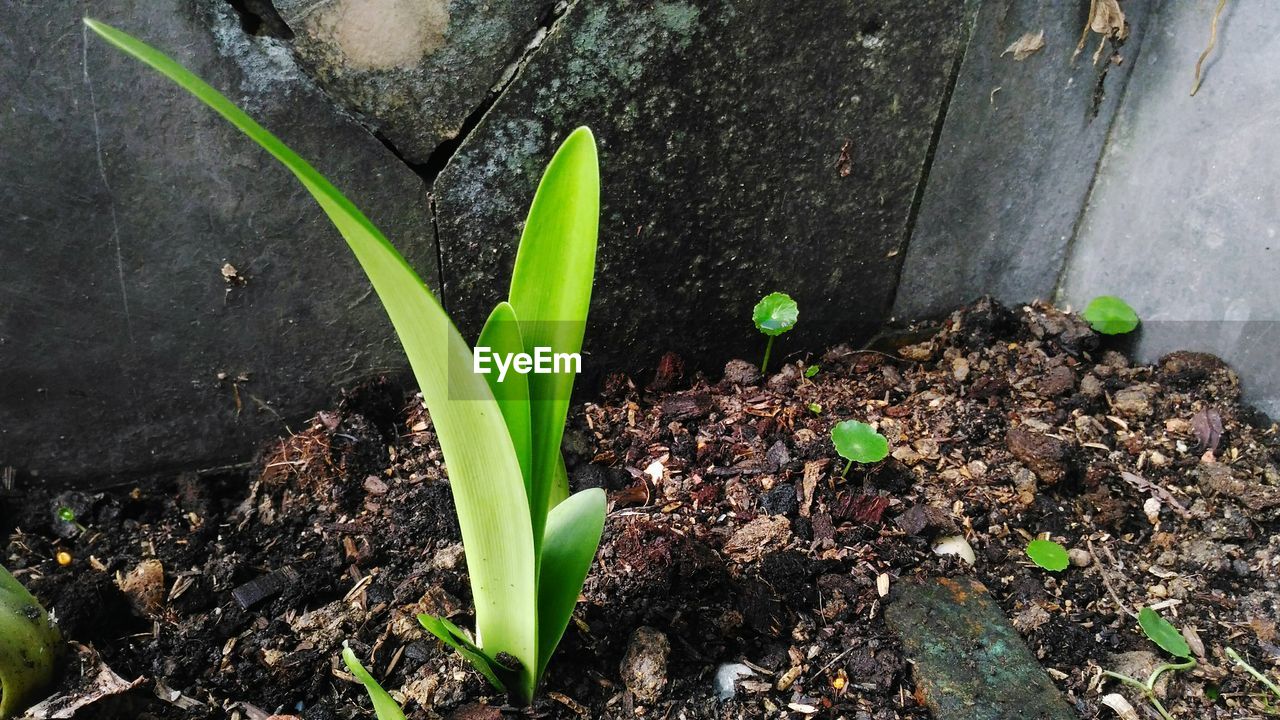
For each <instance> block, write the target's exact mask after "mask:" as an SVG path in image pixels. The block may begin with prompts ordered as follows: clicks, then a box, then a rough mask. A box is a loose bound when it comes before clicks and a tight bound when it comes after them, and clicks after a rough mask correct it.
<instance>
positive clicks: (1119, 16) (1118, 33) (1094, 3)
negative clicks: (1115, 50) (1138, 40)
mask: <svg viewBox="0 0 1280 720" xmlns="http://www.w3.org/2000/svg"><path fill="white" fill-rule="evenodd" d="M1090 30H1092V31H1093V32H1095V33H1098V34H1099V35H1101V36H1102V38H1101V40H1100V41H1099V43H1098V51H1097V52H1095V53H1094V54H1093V64H1094V65H1097V64H1098V59H1099V58H1101V57H1102V49H1103V48H1104V47H1106V43H1107V38H1114V39H1116V40H1123V39H1125V38H1126V37H1128V36H1129V26H1128V25H1127V24H1126V23H1125V19H1124V10H1121V9H1120V0H1090V3H1089V21H1088V22H1086V23H1085V26H1084V30H1082V31H1080V42H1079V43H1078V44H1077V45H1076V51H1075V52H1074V53H1073V54H1072V55H1071V59H1072V60H1075V59H1076V57H1077V56H1079V55H1080V53H1081V52H1082V51H1083V50H1084V45H1085V43H1086V42H1087V41H1088V39H1089V31H1090Z"/></svg>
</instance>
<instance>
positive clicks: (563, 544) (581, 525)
mask: <svg viewBox="0 0 1280 720" xmlns="http://www.w3.org/2000/svg"><path fill="white" fill-rule="evenodd" d="M604 514H605V495H604V490H601V489H600V488H592V489H590V490H583V491H582V492H580V493H577V494H576V495H572V496H570V497H569V498H568V499H567V500H565V501H564V502H562V503H560V504H559V505H557V506H555V507H554V508H552V509H551V512H550V513H549V514H548V515H547V532H546V535H545V536H544V537H543V539H542V576H541V577H540V578H539V581H538V672H537V673H536V674H535V676H534V677H536V678H541V677H542V673H543V671H544V670H546V668H547V663H548V662H549V661H550V660H551V655H552V653H554V652H555V650H556V646H557V645H559V644H560V637H561V636H562V635H564V630H565V628H567V627H568V626H569V619H570V618H571V617H572V616H573V608H574V606H575V605H577V603H578V593H579V592H581V591H582V583H583V581H584V580H586V578H587V571H588V570H590V569H591V561H592V560H594V559H595V557H596V549H597V548H598V547H599V546H600V534H601V532H603V530H604Z"/></svg>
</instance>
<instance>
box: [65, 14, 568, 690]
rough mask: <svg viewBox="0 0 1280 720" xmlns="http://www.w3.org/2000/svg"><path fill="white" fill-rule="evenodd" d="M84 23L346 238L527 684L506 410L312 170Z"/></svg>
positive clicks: (526, 535)
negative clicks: (276, 171)
mask: <svg viewBox="0 0 1280 720" xmlns="http://www.w3.org/2000/svg"><path fill="white" fill-rule="evenodd" d="M85 25H87V26H88V27H89V28H90V29H91V30H93V31H94V32H96V33H98V34H99V35H101V36H102V37H103V38H104V39H106V40H107V41H108V42H110V43H111V44H112V45H115V46H116V47H118V48H120V49H121V50H122V51H124V52H125V53H127V54H129V55H131V56H133V57H134V58H137V59H138V60H140V61H142V62H143V63H145V64H147V65H149V66H151V67H152V68H153V69H155V70H156V71H158V72H160V73H161V74H162V75H164V76H165V77H168V78H169V79H170V80H173V81H174V82H175V83H177V84H178V85H179V86H180V87H182V88H184V89H185V90H187V91H188V92H190V93H191V94H192V95H194V96H195V97H196V98H198V99H199V100H201V101H202V102H204V103H205V104H206V105H208V106H209V107H210V108H212V109H213V110H214V111H216V112H218V113H219V114H220V115H222V116H223V117H224V118H226V119H227V120H228V121H230V122H231V124H233V125H234V126H235V127H236V128H238V129H239V130H241V131H242V132H244V133H245V134H246V135H247V136H249V138H251V139H252V140H254V141H255V142H257V143H258V144H259V145H261V146H262V147H263V149H265V150H266V151H267V152H268V153H270V154H271V155H272V156H273V157H275V158H276V159H277V160H279V161H280V162H281V163H282V164H283V165H285V167H287V168H288V169H289V170H290V171H291V172H292V173H293V174H294V175H295V176H296V177H297V178H298V179H299V181H301V182H302V184H303V186H304V187H306V188H307V190H308V191H309V192H310V193H311V195H312V196H313V197H314V198H315V200H316V202H317V203H318V204H319V205H320V207H321V208H322V209H323V210H324V212H325V214H326V215H328V217H329V219H330V220H331V221H332V222H333V224H334V226H335V227H336V228H337V229H338V231H339V233H340V234H341V235H342V237H343V238H344V239H345V240H346V241H347V244H348V245H349V246H350V248H351V250H352V252H353V253H354V254H355V256H356V259H357V260H358V261H359V263H360V265H361V267H363V268H364V270H365V273H366V274H367V275H368V276H369V280H370V281H371V282H372V283H373V286H374V290H375V292H376V293H377V295H378V297H379V298H380V299H381V300H382V304H383V306H384V307H385V309H386V311H387V314H388V316H389V317H390V319H391V322H392V325H393V326H394V327H395V329H396V333H397V334H398V335H399V337H400V341H401V344H402V345H403V346H404V349H405V353H406V354H407V356H408V359H409V364H410V366H411V367H412V369H413V372H414V375H415V376H416V378H417V380H418V384H419V386H420V387H421V389H422V394H423V400H424V402H425V403H426V405H427V409H428V410H429V411H430V413H431V417H432V421H433V422H434V424H435V427H436V430H437V437H438V438H439V441H440V446H441V450H442V451H443V453H444V456H445V458H446V462H447V465H448V474H449V478H450V488H451V490H452V492H453V496H454V502H455V505H456V507H457V512H458V522H459V525H460V527H461V529H462V536H463V546H464V550H465V553H466V558H467V566H468V568H469V570H470V573H471V583H472V594H473V597H474V602H475V609H476V626H477V627H478V628H479V631H480V636H481V637H482V638H483V640H484V643H485V646H486V647H485V650H486V652H490V653H492V654H494V655H497V654H499V653H507V654H509V655H511V656H513V657H515V658H517V659H518V660H519V661H520V662H521V663H522V664H523V667H524V668H525V670H524V672H525V674H526V675H528V676H529V681H531V678H532V672H533V668H534V667H535V666H536V656H537V636H536V635H537V627H536V618H535V610H534V608H533V604H532V603H531V602H530V598H533V597H535V594H536V580H537V578H536V575H535V573H534V572H533V568H534V567H535V563H536V556H535V553H534V536H533V534H532V532H531V530H530V528H531V524H530V519H529V503H528V502H527V500H526V496H525V493H524V492H523V491H524V481H523V474H522V472H521V468H520V463H519V459H518V458H517V456H516V451H515V448H514V445H513V444H512V441H511V437H510V435H509V433H508V431H507V426H506V421H505V420H504V418H503V416H502V412H501V410H500V409H499V407H498V405H497V402H496V401H495V400H494V398H493V393H492V391H491V390H490V389H489V386H488V384H487V382H486V381H485V379H484V378H483V377H482V376H479V375H476V374H475V373H473V372H471V371H470V369H471V367H472V354H471V349H470V347H468V346H467V344H466V342H465V341H464V340H463V339H462V336H461V335H460V334H459V333H458V330H457V328H455V327H454V325H453V322H452V321H451V320H450V319H449V317H448V315H446V314H445V312H444V310H443V308H441V306H440V303H439V302H438V301H437V300H436V298H435V296H434V295H432V294H431V291H430V290H428V289H427V287H426V285H425V284H424V283H423V282H422V280H421V279H420V278H419V277H418V276H417V274H416V273H415V272H414V271H413V269H412V268H411V267H410V266H409V264H408V263H407V262H406V261H405V260H404V258H403V257H402V256H401V255H400V253H399V252H397V251H396V250H395V248H394V247H393V246H392V245H391V243H390V242H388V241H387V239H386V238H385V237H384V236H383V235H382V233H381V232H380V231H379V230H378V229H377V228H376V227H375V226H374V225H373V223H372V222H370V221H369V219H368V218H366V217H365V216H364V214H363V213H361V212H360V210H359V209H357V208H356V207H355V205H353V204H352V203H351V201H350V200H348V199H347V198H346V197H345V196H344V195H342V193H340V192H339V191H338V190H337V188H335V187H334V186H333V185H332V184H331V183H330V182H329V181H328V180H327V179H325V178H324V177H323V176H322V175H320V173H319V172H317V171H316V170H315V168H313V167H312V166H311V165H310V164H309V163H307V162H306V161H305V160H303V159H302V158H301V157H299V156H298V155H297V154H296V153H294V152H293V151H292V150H291V149H289V148H288V147H287V146H285V145H284V143H282V142H280V140H278V139H277V138H276V137H275V136H274V135H272V134H271V133H270V132H268V131H267V130H266V129H264V128H263V127H262V126H261V125H259V124H258V123H256V122H255V121H254V120H253V119H252V118H250V117H249V116H248V115H246V114H245V113H244V112H243V111H241V110H240V109H239V108H237V107H236V106H235V105H234V104H233V103H231V101H229V100H227V98H225V97H224V96H223V95H222V94H221V93H219V92H218V91H217V90H214V89H213V88H212V87H211V86H210V85H208V84H207V83H205V82H204V81H203V80H201V79H200V78H198V77H196V76H195V75H194V74H192V73H191V72H190V71H188V70H187V69H186V68H184V67H182V66H181V65H179V64H178V63H176V62H174V61H173V60H171V59H169V58H168V57H167V56H165V55H164V54H163V53H161V52H160V51H158V50H156V49H154V48H152V47H150V46H149V45H147V44H145V43H143V42H142V41H140V40H138V39H136V38H134V37H132V36H131V35H128V34H127V33H124V32H122V31H120V30H116V29H115V28H112V27H110V26H108V25H105V24H103V23H100V22H97V21H94V20H90V19H87V18H86V19H85ZM450 368H454V370H455V371H454V372H450V370H449V369H450ZM451 381H452V382H453V385H450V382H451ZM455 397H456V398H461V399H455ZM557 442H558V438H557Z"/></svg>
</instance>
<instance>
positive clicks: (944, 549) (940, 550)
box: [933, 535, 978, 565]
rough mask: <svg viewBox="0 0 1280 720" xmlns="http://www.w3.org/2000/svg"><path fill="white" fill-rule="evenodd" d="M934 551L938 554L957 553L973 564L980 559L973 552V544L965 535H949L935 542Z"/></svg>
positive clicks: (962, 558)
mask: <svg viewBox="0 0 1280 720" xmlns="http://www.w3.org/2000/svg"><path fill="white" fill-rule="evenodd" d="M933 551H934V552H935V553H937V554H938V555H956V556H959V557H960V559H961V560H964V561H965V562H967V563H969V564H970V565H973V564H974V563H976V562H977V561H978V557H977V555H974V553H973V546H971V545H970V544H969V541H968V540H965V539H964V536H963V535H948V536H947V537H944V538H942V539H940V540H938V542H936V543H934V545H933Z"/></svg>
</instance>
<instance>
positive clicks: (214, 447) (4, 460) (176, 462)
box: [0, 0, 436, 480]
mask: <svg viewBox="0 0 1280 720" xmlns="http://www.w3.org/2000/svg"><path fill="white" fill-rule="evenodd" d="M84 13H85V4H84V3H82V2H78V1H75V0H49V1H48V2H40V3H25V2H24V3H4V4H3V5H0V88H3V94H4V103H3V106H0V158H4V161H5V163H6V167H5V171H4V172H3V173H0V195H3V197H4V199H5V202H4V205H3V207H0V467H3V466H6V465H8V466H13V467H16V468H17V469H18V470H20V471H27V472H30V473H40V474H41V476H42V477H62V478H78V479H80V480H86V479H89V478H102V477H105V476H111V475H115V474H119V473H128V472H138V471H154V470H158V469H161V468H165V467H184V468H191V467H208V466H210V465H221V464H225V463H229V462H235V461H237V460H245V459H248V458H249V457H250V456H251V455H252V453H253V451H254V450H255V448H256V446H257V443H258V442H260V441H262V440H265V439H267V438H270V437H274V436H276V435H278V434H279V433H281V432H283V431H284V430H285V429H286V428H287V427H288V426H289V425H290V424H291V423H296V422H298V421H300V420H302V419H304V418H305V417H306V416H307V415H308V414H309V413H311V412H314V411H315V410H316V409H317V408H318V407H323V406H324V404H325V403H328V402H330V401H331V400H332V395H333V393H334V392H335V390H336V389H337V388H340V387H342V386H344V385H350V384H352V383H354V382H356V381H357V380H358V379H359V378H361V377H362V376H367V375H370V374H375V373H378V372H380V371H398V370H399V369H400V368H403V367H405V362H404V361H403V359H402V357H401V351H400V348H399V346H398V343H397V342H396V341H395V339H394V336H393V334H392V332H391V328H390V324H389V323H388V322H387V321H386V319H385V315H384V314H383V311H382V308H381V307H380V306H379V304H378V302H377V300H376V298H374V297H373V296H372V294H371V293H370V291H369V287H368V285H367V283H366V281H365V279H364V277H363V274H362V273H361V271H360V270H359V268H358V267H357V266H356V264H355V262H354V261H353V259H352V258H351V255H350V251H348V250H347V248H346V246H345V243H343V241H342V239H341V238H340V237H339V236H338V234H337V233H336V232H335V231H334V230H333V229H332V228H331V226H330V225H329V222H328V221H327V219H325V218H324V216H323V215H322V213H321V211H320V210H319V208H318V207H317V206H316V205H315V203H314V202H313V201H312V199H311V198H310V196H309V195H308V194H307V193H306V191H305V190H303V188H302V187H301V186H300V185H299V184H298V183H297V182H296V180H295V179H294V178H293V177H292V176H291V175H290V174H289V173H288V172H287V171H286V170H284V169H282V168H280V167H279V166H278V165H277V164H276V162H275V161H274V160H272V159H271V158H270V157H269V156H267V155H266V153H264V152H262V151H261V150H259V149H258V148H257V147H256V146H255V145H254V144H253V143H252V142H251V141H249V140H247V139H246V138H244V137H243V136H242V135H241V134H240V133H239V132H238V131H236V130H234V129H233V128H231V127H230V126H229V125H227V124H226V123H225V122H224V121H223V120H222V119H221V118H219V117H217V116H216V115H214V114H213V113H212V112H210V111H208V110H207V109H205V108H204V107H203V106H202V105H201V104H200V103H199V102H198V101H196V100H194V99H192V98H190V97H189V96H188V95H187V94H186V93H185V92H183V91H181V90H179V89H178V88H177V87H176V86H174V85H173V84H171V83H170V82H169V81H167V80H165V79H163V78H161V77H160V76H158V75H157V74H155V73H154V72H152V71H150V70H148V69H146V68H145V67H143V66H142V65H140V64H139V63H137V62H136V61H134V60H132V59H130V58H127V57H125V56H124V55H123V54H121V53H120V52H118V51H116V50H114V49H111V48H109V47H108V46H107V44H106V43H105V42H102V41H99V40H96V39H93V38H90V37H88V36H87V35H86V33H85V32H84V31H83V28H82V25H81V22H80V20H81V17H82V16H83V15H84ZM92 13H93V15H95V16H97V17H99V18H100V19H102V20H105V21H107V22H110V23H113V24H117V25H118V26H120V27H121V28H123V29H125V30H128V31H130V32H133V33H135V34H137V35H139V36H141V37H143V38H145V39H146V40H148V41H150V42H152V43H154V44H156V45H157V46H159V47H162V48H164V49H165V50H166V51H168V52H171V53H173V54H174V56H176V58H177V59H178V60H179V61H181V62H183V63H184V64H186V65H187V66H188V67H190V68H191V69H192V70H194V71H195V72H197V73H198V74H200V75H202V76H203V77H204V78H206V79H207V80H208V81H209V82H211V83H212V84H213V85H214V86H215V87H218V88H221V89H223V90H224V91H226V92H227V94H228V95H229V96H230V97H231V98H232V99H234V100H235V101H237V102H239V103H241V104H242V105H243V106H244V107H245V108H246V109H247V110H248V111H249V112H250V113H251V114H252V115H254V116H255V117H256V118H258V119H259V120H260V121H261V122H262V123H263V124H264V125H265V126H266V127H268V128H269V129H271V130H273V131H275V132H277V133H279V134H280V136H281V137H282V138H283V139H284V140H285V141H286V142H288V143H290V144H292V145H293V147H294V148H295V149H297V150H298V151H299V152H300V153H301V154H302V155H304V156H305V157H307V158H309V159H311V160H312V161H314V162H315V164H316V165H317V167H318V168H319V169H320V170H321V171H322V172H324V173H325V174H327V175H328V176H329V177H331V178H332V179H333V180H334V181H335V182H336V184H337V185H338V186H339V187H341V188H342V189H343V190H345V191H346V192H347V193H349V194H350V196H351V198H352V199H353V200H354V201H355V202H356V204H358V205H359V206H360V207H362V208H364V209H365V210H366V211H367V212H368V213H369V215H370V216H371V217H372V218H373V220H374V221H375V222H376V223H378V224H379V225H381V227H382V228H383V230H385V231H386V232H387V233H388V235H389V236H390V237H392V238H393V239H394V240H396V241H397V242H398V243H399V244H400V247H401V248H403V249H404V250H405V251H406V253H407V254H408V256H409V258H410V261H411V262H413V263H414V264H415V265H416V266H417V267H418V268H420V269H421V270H422V271H423V272H424V273H425V274H426V277H428V278H429V279H430V282H431V283H432V284H435V283H436V272H435V270H436V268H435V265H436V262H435V258H436V249H435V244H434V237H433V235H432V228H431V221H430V215H429V212H428V206H427V203H426V197H425V188H424V186H423V184H422V182H421V180H420V179H419V178H418V177H417V176H416V175H414V174H413V173H412V172H411V171H410V170H409V169H408V168H406V167H405V166H404V165H403V164H402V163H400V162H399V161H398V160H396V158H394V157H393V156H392V155H391V154H390V153H389V152H387V151H386V150H385V148H383V147H382V145H381V144H380V143H379V142H378V141H377V140H376V139H375V138H373V137H372V136H371V135H369V134H368V133H367V132H366V131H365V130H364V129H363V128H361V127H360V126H359V125H358V124H357V123H355V122H354V121H352V120H351V119H350V118H349V117H346V116H344V115H342V114H340V113H339V112H338V111H336V110H334V109H333V108H332V107H331V106H330V105H329V104H328V102H327V100H326V99H325V98H324V97H323V95H322V94H321V93H320V92H319V91H317V90H316V89H315V87H314V86H313V85H312V84H311V83H310V81H308V80H307V79H306V77H305V76H304V75H303V74H302V73H300V72H299V71H298V70H297V69H296V67H295V66H294V64H293V60H292V56H291V54H290V53H289V51H288V49H287V48H286V47H284V46H283V45H281V44H280V43H278V42H277V41H274V40H271V39H269V38H252V37H250V36H247V35H245V33H244V32H243V30H242V29H241V27H240V22H239V19H238V18H237V17H236V16H235V13H234V11H233V10H232V9H231V6H230V5H229V4H228V3H226V2H224V1H223V0H199V1H198V2H178V1H177V0H166V1H165V2H138V1H137V0H112V1H111V2H95V3H94V4H93V7H92ZM86 41H87V43H86ZM228 263H229V264H230V265H231V266H233V267H234V268H235V271H236V276H235V277H232V278H227V277H224V274H223V266H224V264H228ZM220 376H221V377H222V379H219V378H220ZM294 427H296V425H294Z"/></svg>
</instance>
